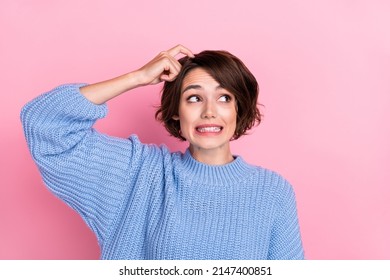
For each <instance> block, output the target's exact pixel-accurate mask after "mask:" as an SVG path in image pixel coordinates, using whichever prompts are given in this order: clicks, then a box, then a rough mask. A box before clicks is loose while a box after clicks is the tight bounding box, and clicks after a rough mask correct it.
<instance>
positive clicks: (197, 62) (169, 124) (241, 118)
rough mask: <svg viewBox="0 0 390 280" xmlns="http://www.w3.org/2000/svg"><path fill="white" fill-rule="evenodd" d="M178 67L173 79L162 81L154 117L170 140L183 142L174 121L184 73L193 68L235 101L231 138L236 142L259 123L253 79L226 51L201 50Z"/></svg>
mask: <svg viewBox="0 0 390 280" xmlns="http://www.w3.org/2000/svg"><path fill="white" fill-rule="evenodd" d="M179 62H180V64H181V65H182V68H181V70H180V73H179V74H178V76H177V77H176V79H175V80H174V81H172V82H165V84H164V87H163V89H162V96H161V105H160V106H159V107H158V109H157V111H156V114H155V118H156V119H157V120H159V121H161V122H162V123H163V124H164V126H165V128H166V129H167V131H168V132H169V133H170V134H171V135H172V136H174V137H177V138H179V139H181V140H186V139H185V138H184V137H183V136H181V134H180V122H179V121H178V120H174V119H173V116H177V115H178V112H179V104H180V96H181V87H182V83H183V80H184V78H185V76H186V75H187V73H188V72H189V71H191V70H192V69H195V68H202V69H204V70H205V71H206V72H207V73H208V74H209V75H211V76H212V77H213V78H214V79H215V80H216V81H217V82H218V83H219V84H220V86H221V87H222V88H224V89H226V90H228V91H229V92H230V93H232V94H233V95H234V97H235V99H236V103H237V104H236V107H237V125H236V131H235V132H234V135H233V139H238V138H239V137H241V136H242V135H244V134H245V133H246V131H247V130H249V129H250V128H252V127H253V126H254V125H256V124H259V123H260V122H261V114H260V111H259V109H258V108H257V97H258V94H259V87H258V84H257V81H256V78H255V77H254V76H253V74H252V73H251V72H250V71H249V69H248V68H247V67H246V66H245V65H244V63H243V62H242V61H241V60H240V59H238V58H237V57H235V56H234V55H232V54H231V53H229V52H227V51H203V52H201V53H199V54H196V55H195V57H194V58H190V57H187V56H185V57H183V58H181V59H179Z"/></svg>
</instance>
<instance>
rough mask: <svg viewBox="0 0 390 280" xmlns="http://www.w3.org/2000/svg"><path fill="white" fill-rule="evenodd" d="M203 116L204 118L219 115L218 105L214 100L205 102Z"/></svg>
mask: <svg viewBox="0 0 390 280" xmlns="http://www.w3.org/2000/svg"><path fill="white" fill-rule="evenodd" d="M201 117H202V119H211V118H216V117H217V110H216V106H215V104H214V103H213V102H211V101H207V102H205V104H204V108H203V112H202V116H201Z"/></svg>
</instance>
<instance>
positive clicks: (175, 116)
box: [172, 115, 180, 121]
mask: <svg viewBox="0 0 390 280" xmlns="http://www.w3.org/2000/svg"><path fill="white" fill-rule="evenodd" d="M172 119H173V120H175V121H178V120H179V119H180V118H179V116H178V115H174V116H172Z"/></svg>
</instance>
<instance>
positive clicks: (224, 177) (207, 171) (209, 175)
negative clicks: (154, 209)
mask: <svg viewBox="0 0 390 280" xmlns="http://www.w3.org/2000/svg"><path fill="white" fill-rule="evenodd" d="M234 157H235V159H234V160H233V161H232V162H230V163H228V164H224V165H209V164H205V163H202V162H199V161H197V160H196V159H194V158H193V157H192V155H191V152H190V150H189V149H187V150H186V151H185V153H184V154H181V164H180V165H181V166H180V167H181V168H180V171H181V174H180V177H182V176H185V177H186V180H191V181H195V182H196V183H197V184H201V185H207V186H228V185H235V184H237V183H239V182H242V181H244V180H245V179H246V178H247V177H248V176H250V175H251V174H252V173H253V172H254V171H255V167H254V166H252V165H250V164H248V163H246V162H245V161H244V159H243V158H242V157H241V156H234Z"/></svg>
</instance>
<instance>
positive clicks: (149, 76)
mask: <svg viewBox="0 0 390 280" xmlns="http://www.w3.org/2000/svg"><path fill="white" fill-rule="evenodd" d="M180 53H181V54H184V55H187V56H189V57H194V54H193V53H192V52H191V51H190V50H189V49H188V48H186V47H184V46H182V45H177V46H176V47H173V48H171V49H169V50H167V51H162V52H161V53H159V54H158V55H157V56H156V57H155V58H153V59H152V60H151V61H149V62H148V63H147V64H146V65H144V66H143V67H141V68H140V69H139V70H138V72H139V74H140V75H141V78H140V79H141V84H143V85H154V84H158V83H160V82H162V81H167V82H171V81H174V80H175V79H176V77H177V75H178V74H179V72H180V69H181V65H180V63H179V61H178V60H177V59H176V58H175V56H177V55H178V54H180Z"/></svg>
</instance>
